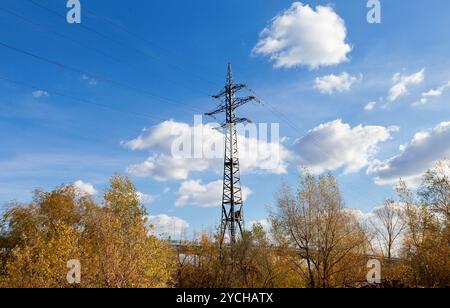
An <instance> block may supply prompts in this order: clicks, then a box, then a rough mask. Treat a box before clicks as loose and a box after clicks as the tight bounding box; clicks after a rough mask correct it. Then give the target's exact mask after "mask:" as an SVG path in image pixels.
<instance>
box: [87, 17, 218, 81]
mask: <svg viewBox="0 0 450 308" xmlns="http://www.w3.org/2000/svg"><path fill="white" fill-rule="evenodd" d="M85 11H86V12H88V14H90V15H91V16H93V17H95V18H97V19H101V20H104V21H105V22H106V23H107V24H109V25H111V26H113V27H114V28H116V29H119V30H121V31H123V32H125V33H127V34H128V35H130V36H132V37H134V38H136V39H138V40H140V41H142V42H144V43H146V44H148V45H151V46H155V47H156V48H158V49H160V50H163V51H165V52H166V53H171V54H172V55H175V54H174V53H173V51H172V50H169V49H167V48H165V47H162V46H161V45H159V44H157V43H155V42H153V41H150V40H148V39H147V38H144V37H142V36H141V35H139V34H137V33H135V32H133V31H131V30H129V29H128V28H126V27H124V26H122V25H120V24H118V23H117V22H115V21H113V20H111V19H110V18H107V17H104V16H99V15H98V14H96V13H95V12H94V11H92V10H89V9H85ZM175 56H176V55H175ZM158 59H159V60H161V61H164V62H166V61H165V60H164V59H163V58H160V57H158ZM167 64H168V65H171V66H173V67H175V68H177V69H179V70H181V71H183V72H185V73H187V74H189V75H190V76H191V75H192V72H191V71H187V70H185V69H184V68H183V67H180V66H178V65H175V64H173V63H170V62H169V63H167ZM194 75H195V76H196V77H197V78H199V79H201V80H203V81H206V82H208V83H211V84H212V85H217V84H215V83H213V82H211V80H210V79H207V78H205V77H204V76H202V75H197V74H194ZM220 78H222V77H220Z"/></svg>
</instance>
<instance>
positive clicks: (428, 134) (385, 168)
mask: <svg viewBox="0 0 450 308" xmlns="http://www.w3.org/2000/svg"><path fill="white" fill-rule="evenodd" d="M449 157H450V122H442V123H440V124H439V125H437V126H436V127H434V128H432V129H429V130H425V131H420V132H418V133H416V134H415V136H414V138H413V139H412V140H411V142H410V143H409V144H406V145H402V146H401V147H400V154H398V155H396V156H394V157H392V158H390V159H388V160H385V161H376V162H374V164H373V165H372V166H371V167H370V168H369V170H368V173H369V174H372V175H375V176H376V178H375V182H376V183H377V184H379V185H391V184H396V183H397V182H398V180H399V179H400V178H402V179H403V180H405V181H407V182H408V183H409V184H410V185H417V184H418V182H419V181H420V178H421V175H422V174H423V173H424V172H426V171H427V170H429V169H431V168H433V167H434V165H435V164H436V162H437V161H439V160H442V159H446V158H449Z"/></svg>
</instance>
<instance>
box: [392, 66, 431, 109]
mask: <svg viewBox="0 0 450 308" xmlns="http://www.w3.org/2000/svg"><path fill="white" fill-rule="evenodd" d="M424 79H425V69H422V70H421V71H419V72H417V73H414V74H412V75H402V74H401V73H396V74H395V75H394V77H392V81H393V83H394V85H393V86H392V88H391V89H390V90H389V96H388V100H389V101H390V102H394V101H396V100H397V99H399V98H400V97H402V96H405V95H406V94H408V87H409V86H412V85H419V84H421V83H422V82H423V80H424Z"/></svg>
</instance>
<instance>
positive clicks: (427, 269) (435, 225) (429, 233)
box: [397, 175, 450, 287]
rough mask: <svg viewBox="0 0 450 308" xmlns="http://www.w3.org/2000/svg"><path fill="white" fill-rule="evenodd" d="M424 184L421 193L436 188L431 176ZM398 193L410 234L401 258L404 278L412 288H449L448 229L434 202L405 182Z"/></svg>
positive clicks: (407, 230) (449, 252)
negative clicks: (432, 185) (437, 213)
mask: <svg viewBox="0 0 450 308" xmlns="http://www.w3.org/2000/svg"><path fill="white" fill-rule="evenodd" d="M437 184H438V185H440V183H437ZM423 185H425V186H423ZM423 185H422V187H421V188H420V189H419V192H420V191H423V189H427V190H428V189H429V191H431V190H434V189H435V188H432V187H430V186H429V185H430V182H428V180H427V175H426V176H425V181H424V184H423ZM397 191H398V194H399V198H400V200H401V201H402V203H404V204H405V215H404V220H405V226H406V229H405V231H406V232H405V238H404V241H403V248H402V255H401V258H402V265H403V266H404V269H403V275H402V276H403V277H404V279H405V280H406V282H407V283H408V285H411V286H425V287H445V286H449V285H450V245H449V240H448V234H447V232H446V230H447V229H446V228H447V226H445V225H443V224H442V222H441V219H440V217H439V216H436V211H435V208H433V207H432V205H433V204H434V203H433V202H432V203H428V202H426V201H425V200H427V199H423V198H420V197H418V196H417V195H416V194H415V193H414V191H412V190H410V189H409V188H408V187H407V185H406V183H405V182H403V181H402V182H400V184H399V186H398V188H397ZM419 196H421V194H420V193H419ZM424 201H425V202H424Z"/></svg>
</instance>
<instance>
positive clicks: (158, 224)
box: [147, 214, 189, 239]
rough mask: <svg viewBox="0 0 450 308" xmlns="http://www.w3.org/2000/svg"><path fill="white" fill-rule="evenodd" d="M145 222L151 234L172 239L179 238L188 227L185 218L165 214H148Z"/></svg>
mask: <svg viewBox="0 0 450 308" xmlns="http://www.w3.org/2000/svg"><path fill="white" fill-rule="evenodd" d="M147 223H148V225H149V226H150V233H151V234H154V235H156V236H162V237H171V238H172V239H181V238H182V237H183V233H184V232H185V231H186V230H187V229H188V228H189V223H187V222H186V221H185V220H183V219H181V218H178V217H174V216H168V215H165V214H161V215H155V216H148V217H147Z"/></svg>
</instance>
